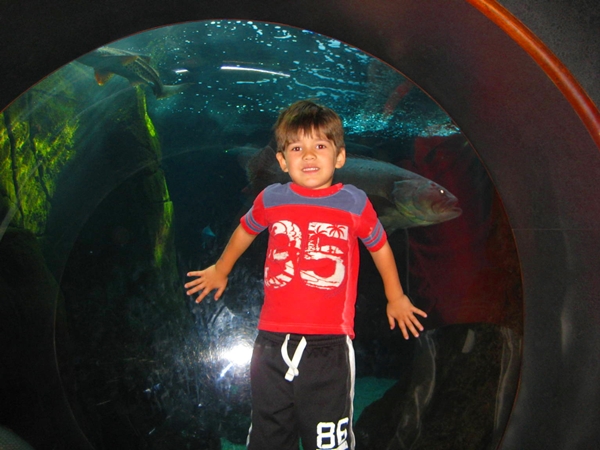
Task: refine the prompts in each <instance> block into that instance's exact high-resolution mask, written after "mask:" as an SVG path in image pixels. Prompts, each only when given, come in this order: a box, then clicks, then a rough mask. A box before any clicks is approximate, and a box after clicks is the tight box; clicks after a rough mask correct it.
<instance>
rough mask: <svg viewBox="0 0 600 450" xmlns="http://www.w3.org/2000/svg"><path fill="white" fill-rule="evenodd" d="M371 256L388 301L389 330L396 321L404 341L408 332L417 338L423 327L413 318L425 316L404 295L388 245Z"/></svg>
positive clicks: (425, 315)
mask: <svg viewBox="0 0 600 450" xmlns="http://www.w3.org/2000/svg"><path fill="white" fill-rule="evenodd" d="M371 256H372V257H373V261H374V262H375V266H376V267H377V270H378V271H379V274H380V275H381V278H382V279H383V286H384V287H385V296H386V297H387V299H388V304H387V316H388V321H389V323H390V329H392V330H393V329H394V327H395V326H396V321H398V325H400V329H401V330H402V334H403V335H404V339H408V337H409V336H408V331H409V330H410V332H411V333H412V334H413V336H415V337H419V331H417V329H418V330H420V331H423V326H422V325H421V323H420V322H419V320H418V319H417V317H415V314H418V315H420V316H423V317H427V314H426V313H425V312H424V311H421V310H420V309H419V308H416V307H415V306H413V304H412V303H411V301H410V299H409V298H408V297H407V296H406V295H405V294H404V291H403V290H402V285H401V284H400V278H399V277H398V269H397V268H396V261H395V260H394V254H393V253H392V249H391V247H390V244H389V243H388V242H386V243H385V244H384V245H383V247H381V248H380V249H379V250H377V251H375V252H371Z"/></svg>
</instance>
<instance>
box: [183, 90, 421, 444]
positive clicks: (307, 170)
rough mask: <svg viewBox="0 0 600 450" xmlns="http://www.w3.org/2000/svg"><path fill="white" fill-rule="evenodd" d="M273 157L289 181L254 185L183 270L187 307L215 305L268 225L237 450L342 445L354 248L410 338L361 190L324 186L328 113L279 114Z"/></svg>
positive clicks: (407, 305)
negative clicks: (201, 261)
mask: <svg viewBox="0 0 600 450" xmlns="http://www.w3.org/2000/svg"><path fill="white" fill-rule="evenodd" d="M274 129H275V138H276V141H277V154H276V156H277V160H278V162H279V165H280V166H281V169H282V170H283V171H284V172H287V173H288V174H289V175H290V178H291V180H292V181H291V182H290V183H288V184H285V185H282V184H274V185H271V186H268V187H267V188H266V189H264V190H263V191H262V192H261V193H260V194H259V195H258V197H257V198H256V200H255V201H254V204H253V206H252V208H251V209H250V211H248V213H247V214H246V215H245V216H244V217H243V218H242V219H241V221H240V225H239V226H238V227H237V229H236V230H235V231H234V233H233V235H232V236H231V238H230V240H229V243H228V244H227V246H226V248H225V250H224V251H223V254H222V255H221V257H220V258H219V260H218V261H217V262H216V264H215V265H213V266H211V267H209V268H207V269H205V270H201V271H195V272H189V273H188V276H190V277H197V278H196V279H194V280H193V281H190V282H189V283H187V284H186V285H185V287H186V288H187V289H188V291H187V293H188V295H192V294H194V293H196V292H200V294H199V296H198V299H197V300H196V301H197V302H200V301H202V299H203V298H204V297H206V295H208V293H209V292H211V291H212V290H215V289H216V290H217V292H216V293H215V296H214V298H215V300H217V299H219V298H220V297H221V295H222V293H223V291H224V290H225V287H226V285H227V276H228V275H229V273H230V272H231V270H232V268H233V265H234V264H235V262H236V261H237V259H238V258H239V257H240V256H241V255H242V253H243V252H244V251H245V250H246V249H247V248H248V246H249V245H250V244H251V243H252V241H253V240H254V238H255V237H256V235H257V234H259V233H260V232H261V231H263V230H265V229H267V228H268V229H269V243H268V249H267V257H266V261H265V268H264V288H265V299H264V305H263V308H262V310H261V315H260V319H259V324H258V329H259V332H258V336H257V338H256V342H255V345H254V352H253V356H252V363H251V372H250V377H251V386H252V388H251V389H252V426H251V428H250V433H249V436H248V443H247V448H248V449H251V450H288V449H289V450H292V449H293V450H297V449H298V440H299V438H300V439H301V440H302V445H303V447H304V448H305V449H307V450H308V449H338V450H341V449H348V448H354V435H353V433H352V402H353V397H354V352H353V349H352V342H351V339H352V338H354V310H355V302H356V286H357V278H358V262H359V261H358V257H359V249H358V241H357V238H360V239H361V240H362V242H363V243H364V245H365V246H366V247H367V249H368V250H369V251H370V253H371V255H372V257H373V260H374V262H375V265H376V267H377V269H378V270H379V273H380V274H381V277H382V279H383V283H384V287H385V294H386V297H387V299H388V305H387V316H388V321H389V325H390V328H391V329H393V328H394V327H395V323H396V321H397V322H398V324H399V326H400V329H401V330H402V334H403V335H404V337H405V339H408V337H409V332H410V333H412V334H413V335H414V336H415V337H418V336H419V330H420V331H422V330H423V327H422V326H421V324H420V322H419V320H418V319H417V317H416V316H415V314H418V315H420V316H423V317H426V314H425V313H424V312H423V311H421V310H420V309H418V308H415V307H414V306H413V305H412V304H411V302H410V300H409V299H408V297H407V296H406V295H405V294H404V292H403V290H402V287H401V285H400V280H399V278H398V271H397V269H396V263H395V261H394V256H393V254H392V251H391V249H390V246H389V244H388V242H387V237H386V234H385V231H384V230H383V228H382V226H381V223H380V222H379V220H378V218H377V215H376V213H375V211H374V209H373V207H372V205H371V203H370V202H369V200H368V199H367V196H366V194H365V193H364V192H363V191H361V190H359V189H357V188H356V187H354V186H352V185H345V186H344V185H342V184H335V185H332V183H333V175H334V172H335V169H339V168H341V167H342V166H343V165H344V162H345V161H346V150H345V147H344V132H343V128H342V122H341V120H340V118H339V116H338V115H337V114H336V113H335V112H334V111H332V110H331V109H329V108H326V107H323V106H320V105H317V104H315V103H313V102H311V101H299V102H296V103H294V104H293V105H291V106H290V107H288V108H287V109H286V110H284V111H283V112H282V113H281V114H280V115H279V118H278V120H277V122H276V124H275V127H274Z"/></svg>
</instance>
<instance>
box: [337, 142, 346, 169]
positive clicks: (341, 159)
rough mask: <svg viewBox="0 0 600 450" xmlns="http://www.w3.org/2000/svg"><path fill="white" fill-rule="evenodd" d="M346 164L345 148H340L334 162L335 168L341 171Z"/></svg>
mask: <svg viewBox="0 0 600 450" xmlns="http://www.w3.org/2000/svg"><path fill="white" fill-rule="evenodd" d="M344 164H346V147H340V151H339V152H338V154H337V157H336V160H335V168H336V169H341V168H342V167H344Z"/></svg>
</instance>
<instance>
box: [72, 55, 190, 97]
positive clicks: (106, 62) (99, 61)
mask: <svg viewBox="0 0 600 450" xmlns="http://www.w3.org/2000/svg"><path fill="white" fill-rule="evenodd" d="M76 61H77V62H79V63H81V64H85V65H86V66H89V67H92V68H93V69H94V75H95V77H96V81H97V82H98V84H99V85H103V84H105V83H106V82H107V81H108V80H110V79H111V78H112V77H113V75H119V76H121V77H123V78H126V79H127V80H129V82H130V83H131V84H132V85H133V86H137V85H141V84H145V85H147V86H149V87H150V88H151V89H152V91H153V92H154V95H155V96H156V98H165V97H170V96H171V95H174V94H178V93H179V92H181V91H183V90H184V89H185V88H187V87H188V86H189V85H190V84H191V83H182V84H176V85H166V84H163V83H162V81H161V80H160V76H159V74H158V71H157V70H156V69H155V68H154V67H152V66H151V65H150V57H149V56H142V55H138V54H136V53H132V52H129V51H126V50H119V49H116V48H112V47H100V48H99V49H97V50H94V51H93V52H90V53H87V54H85V55H83V56H82V57H80V58H78V59H77V60H76Z"/></svg>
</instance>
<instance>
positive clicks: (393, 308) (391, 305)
mask: <svg viewBox="0 0 600 450" xmlns="http://www.w3.org/2000/svg"><path fill="white" fill-rule="evenodd" d="M415 314H418V315H420V316H422V317H427V314H426V313H425V311H422V310H420V309H419V308H417V307H415V306H414V305H413V304H412V303H411V301H410V299H409V298H408V297H407V296H406V295H402V297H399V298H397V299H393V300H389V301H388V304H387V317H388V321H389V323H390V330H393V329H394V328H395V327H396V321H397V322H398V325H399V326H400V330H401V331H402V335H403V336H404V339H408V337H409V335H408V331H409V330H410V332H411V333H412V335H413V336H414V337H419V331H423V325H421V322H419V319H417V317H416V316H415Z"/></svg>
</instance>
